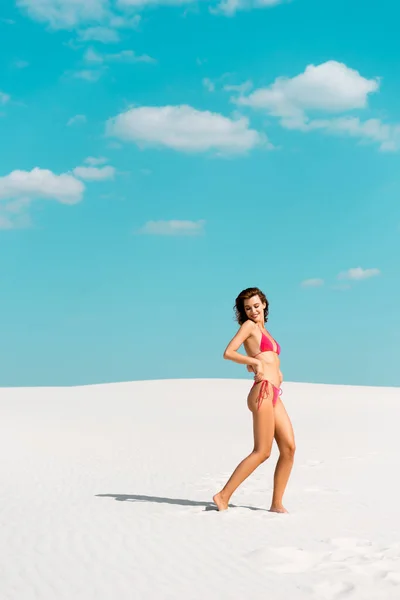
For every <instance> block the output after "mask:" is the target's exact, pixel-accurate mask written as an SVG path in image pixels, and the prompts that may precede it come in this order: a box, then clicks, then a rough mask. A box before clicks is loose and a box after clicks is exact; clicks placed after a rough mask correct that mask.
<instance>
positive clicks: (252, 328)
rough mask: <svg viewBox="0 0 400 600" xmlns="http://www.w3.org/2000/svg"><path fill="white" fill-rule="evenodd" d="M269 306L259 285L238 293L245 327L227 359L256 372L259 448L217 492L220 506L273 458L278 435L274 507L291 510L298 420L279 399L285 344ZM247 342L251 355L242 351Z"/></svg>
mask: <svg viewBox="0 0 400 600" xmlns="http://www.w3.org/2000/svg"><path fill="white" fill-rule="evenodd" d="M268 309H269V303H268V300H267V298H266V296H265V294H264V293H263V292H262V291H261V290H260V289H259V288H256V287H252V288H247V289H245V290H243V291H242V292H240V294H239V295H238V297H237V298H236V302H235V313H236V318H237V321H238V323H239V325H240V329H239V331H238V332H237V334H236V335H235V336H234V337H233V338H232V340H231V341H230V342H229V344H228V346H227V348H226V350H225V352H224V358H225V359H228V360H232V361H234V362H236V363H239V364H245V365H247V370H248V371H253V372H254V374H255V375H254V385H253V387H252V388H251V390H250V392H249V395H248V397H247V406H248V408H249V410H250V411H251V413H252V415H253V432H254V448H253V451H252V452H251V454H249V456H247V457H246V458H245V459H244V460H243V461H242V462H241V463H240V464H239V465H238V466H237V467H236V469H235V471H234V472H233V473H232V475H231V477H230V478H229V480H228V482H227V483H226V484H225V486H224V488H223V489H222V490H221V491H220V492H219V493H218V494H216V495H215V496H214V498H213V500H214V502H215V504H216V505H217V507H218V510H226V509H227V508H228V504H229V499H230V497H231V496H232V494H233V492H234V491H235V490H236V489H237V488H238V487H239V485H240V484H241V483H243V481H244V480H245V479H246V478H247V477H248V476H249V475H250V474H251V473H252V472H253V471H254V470H255V469H256V468H257V467H258V466H259V465H261V463H263V462H264V461H265V460H267V458H269V456H270V454H271V448H272V443H273V440H274V438H275V440H276V442H277V444H278V447H279V452H280V456H279V460H278V464H277V466H276V470H275V475H274V492H273V496H272V504H271V508H270V511H271V512H278V513H285V512H287V510H286V509H285V508H284V506H283V504H282V498H283V494H284V491H285V489H286V485H287V482H288V479H289V475H290V472H291V470H292V466H293V460H294V452H295V441H294V433H293V428H292V424H291V422H290V419H289V417H288V415H287V412H286V410H285V407H284V406H283V403H282V400H281V399H280V398H279V391H280V390H279V386H280V384H281V382H282V373H281V371H280V368H279V354H280V350H281V349H280V346H279V344H278V343H277V342H276V341H275V340H274V339H273V337H272V336H271V334H270V333H269V332H268V331H267V330H266V329H265V325H264V323H266V321H267V320H268ZM242 344H243V345H244V348H245V350H246V356H244V355H243V354H240V353H239V352H238V349H239V348H240V346H241V345H242ZM269 399H271V402H269ZM264 400H265V402H263V401H264Z"/></svg>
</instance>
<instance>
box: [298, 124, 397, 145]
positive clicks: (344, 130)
mask: <svg viewBox="0 0 400 600" xmlns="http://www.w3.org/2000/svg"><path fill="white" fill-rule="evenodd" d="M308 130H309V131H312V130H322V131H325V132H328V133H332V134H337V135H340V134H347V135H349V136H351V137H356V138H360V139H362V140H371V141H374V142H377V143H378V144H380V146H379V147H380V150H381V151H382V152H392V151H395V150H397V149H398V148H399V147H400V126H399V125H390V124H385V123H382V121H381V120H380V119H367V120H366V121H361V120H360V119H359V118H358V117H338V118H335V119H330V120H329V119H321V120H314V121H311V122H310V123H309V124H308Z"/></svg>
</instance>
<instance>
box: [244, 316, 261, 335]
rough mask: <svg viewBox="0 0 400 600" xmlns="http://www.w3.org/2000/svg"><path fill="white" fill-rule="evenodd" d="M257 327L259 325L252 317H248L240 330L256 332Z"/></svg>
mask: <svg viewBox="0 0 400 600" xmlns="http://www.w3.org/2000/svg"><path fill="white" fill-rule="evenodd" d="M256 329H257V325H256V324H255V323H254V321H252V320H251V319H248V320H247V321H245V322H244V323H242V325H241V326H240V331H243V332H246V333H248V334H250V333H254V331H255V330H256Z"/></svg>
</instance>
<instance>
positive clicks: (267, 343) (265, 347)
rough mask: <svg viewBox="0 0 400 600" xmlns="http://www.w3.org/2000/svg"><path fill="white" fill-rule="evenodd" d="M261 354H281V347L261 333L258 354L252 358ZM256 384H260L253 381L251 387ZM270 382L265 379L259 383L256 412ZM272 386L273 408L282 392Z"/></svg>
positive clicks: (266, 396)
mask: <svg viewBox="0 0 400 600" xmlns="http://www.w3.org/2000/svg"><path fill="white" fill-rule="evenodd" d="M262 352H276V354H278V356H279V354H280V353H281V347H280V345H279V344H278V342H276V341H275V340H270V338H269V337H268V336H266V335H265V333H263V332H261V342H260V352H258V353H257V354H255V355H254V356H253V358H255V357H256V356H258V355H259V354H261V353H262ZM258 383H260V381H255V382H254V383H253V387H254V386H255V385H257V384H258ZM270 383H271V382H270V381H268V380H267V379H263V381H261V385H260V390H259V392H258V396H257V410H259V409H260V406H261V404H262V401H263V400H264V398H268V395H269V394H268V391H269V390H268V385H269V384H270ZM271 386H272V392H273V394H272V405H273V406H275V404H276V402H277V400H278V396H279V395H280V394H282V390H281V389H280V388H279V389H278V388H277V387H275V386H274V384H273V383H271Z"/></svg>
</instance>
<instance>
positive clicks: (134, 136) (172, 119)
mask: <svg viewBox="0 0 400 600" xmlns="http://www.w3.org/2000/svg"><path fill="white" fill-rule="evenodd" d="M106 133H107V134H108V135H109V136H113V137H116V138H119V139H121V140H125V141H131V142H135V143H137V144H138V145H141V146H154V147H157V146H158V147H160V146H161V147H168V148H172V149H174V150H177V151H183V152H206V151H210V150H214V151H217V152H218V153H221V154H235V153H243V152H246V151H248V150H250V149H252V148H254V147H255V146H257V145H260V144H262V143H263V142H264V141H265V140H264V138H263V136H262V135H261V134H260V133H258V132H257V131H255V130H254V129H250V128H249V122H248V119H246V118H245V117H238V118H236V119H230V118H228V117H225V116H223V115H221V114H218V113H213V112H210V111H200V110H197V109H195V108H193V107H191V106H188V105H180V106H158V107H157V106H142V107H139V108H131V109H130V110H128V111H126V112H123V113H121V114H119V115H117V116H116V117H114V118H112V119H109V121H108V122H107V125H106Z"/></svg>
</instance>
